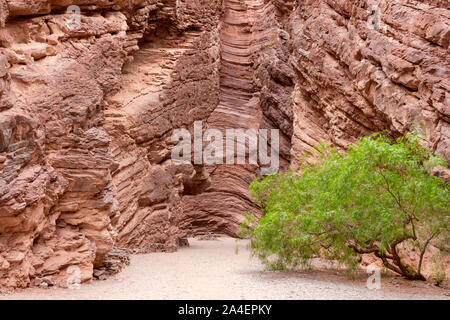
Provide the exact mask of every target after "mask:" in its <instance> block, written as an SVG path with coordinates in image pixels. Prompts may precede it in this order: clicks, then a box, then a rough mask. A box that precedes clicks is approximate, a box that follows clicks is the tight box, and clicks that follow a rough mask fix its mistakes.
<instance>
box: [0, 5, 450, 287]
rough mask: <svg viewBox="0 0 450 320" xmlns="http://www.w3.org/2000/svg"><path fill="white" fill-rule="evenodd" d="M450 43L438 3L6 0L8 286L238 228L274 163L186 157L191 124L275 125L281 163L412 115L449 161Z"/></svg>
mask: <svg viewBox="0 0 450 320" xmlns="http://www.w3.org/2000/svg"><path fill="white" fill-rule="evenodd" d="M69 4H73V5H78V6H79V8H80V11H81V19H80V21H79V22H80V25H79V28H72V27H71V25H70V24H68V21H70V20H68V19H71V17H73V16H72V13H67V12H66V10H67V8H68V6H69ZM449 41H450V14H449V10H448V3H447V1H440V0H434V1H433V0H429V1H406V0H404V1H403V0H396V1H363V0H361V1H333V0H320V1H317V0H314V1H312V0H311V1H294V0H284V1H283V0H240V1H238V0H223V1H219V0H213V1H192V0H184V1H183V0H181V1H175V0H173V1H172V0H128V1H123V0H120V1H103V0H91V1H86V0H83V1H81V0H80V1H70V3H69V1H62V0H54V1H52V0H49V1H45V0H42V1H38V0H30V1H18V0H11V1H10V0H0V287H8V288H12V287H27V286H34V285H44V286H46V285H58V286H63V287H66V286H69V285H70V284H71V281H72V280H73V277H74V276H77V277H79V278H80V280H81V281H82V282H88V281H91V280H92V279H93V275H94V273H95V272H96V274H97V275H98V274H103V273H104V272H106V273H108V272H110V273H113V272H117V271H120V269H121V267H122V266H123V265H125V264H126V263H127V262H128V260H127V258H126V252H130V251H131V252H150V251H173V250H176V249H177V247H178V246H179V244H180V239H182V238H184V237H186V236H195V235H201V234H207V233H209V232H211V233H214V234H220V235H229V236H235V235H236V233H237V230H238V226H239V223H240V221H241V220H242V212H243V211H251V212H254V213H256V214H260V210H259V209H258V208H257V207H255V206H254V205H253V204H252V202H251V200H250V196H249V193H248V185H249V183H250V182H251V181H252V180H253V179H255V178H256V177H258V176H259V175H260V174H261V168H262V166H261V164H260V163H256V164H248V165H239V164H233V165H231V164H229V165H206V164H196V163H194V161H192V163H187V164H180V163H176V162H174V161H173V160H172V159H171V153H172V150H173V148H174V146H175V144H176V143H174V142H173V141H172V139H171V138H172V134H173V132H174V130H177V129H186V130H187V131H189V132H191V133H193V124H194V122H195V121H201V122H202V124H203V130H206V129H217V130H219V131H221V132H225V131H226V129H233V128H234V129H245V130H246V129H254V130H259V129H278V130H279V132H280V148H279V155H280V169H281V170H284V169H287V168H289V167H290V166H292V167H294V168H295V166H296V163H297V161H298V159H299V158H300V157H301V155H302V154H304V153H306V152H312V151H313V146H314V145H315V144H316V143H317V142H318V141H321V140H324V141H328V142H330V143H331V144H333V145H335V146H338V147H340V148H343V149H345V148H346V147H347V146H348V145H349V144H350V143H352V142H354V141H355V140H356V139H357V138H358V137H361V136H364V135H367V134H370V133H371V132H374V131H381V130H385V129H389V130H391V131H393V132H394V134H401V133H404V132H405V131H406V130H407V129H408V128H409V127H410V126H411V124H413V123H414V122H422V123H424V124H425V129H426V133H427V136H428V138H429V141H430V146H431V147H432V148H433V149H434V150H435V151H436V152H437V153H439V154H441V155H443V156H444V157H446V158H447V159H450V149H449V148H450V147H449V136H450V129H449V110H450V107H449V106H450V93H449V92H450V82H449V81H450V80H449V79H450V77H449V73H450V67H449V65H450V58H449V57H450V55H449ZM433 174H434V175H436V176H442V177H447V176H448V172H447V171H446V170H445V168H441V169H439V168H437V169H436V170H435V171H434V172H433ZM181 242H183V241H181Z"/></svg>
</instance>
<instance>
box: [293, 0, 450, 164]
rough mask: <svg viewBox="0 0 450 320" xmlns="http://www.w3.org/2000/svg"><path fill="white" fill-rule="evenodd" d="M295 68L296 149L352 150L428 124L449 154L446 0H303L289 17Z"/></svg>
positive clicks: (449, 22)
mask: <svg viewBox="0 0 450 320" xmlns="http://www.w3.org/2000/svg"><path fill="white" fill-rule="evenodd" d="M289 32H290V34H291V39H292V41H291V45H292V48H291V50H292V55H291V62H292V63H291V64H292V66H293V68H294V70H295V72H296V90H295V101H294V114H295V120H294V121H295V123H294V136H293V139H292V144H293V151H292V152H293V154H301V153H303V152H305V151H311V147H312V146H313V145H314V144H316V142H317V141H319V140H325V141H331V142H333V144H335V145H338V146H340V147H343V148H345V147H346V146H347V145H348V144H349V143H351V142H353V141H354V139H355V138H356V137H360V136H363V135H367V134H369V133H370V132H373V131H380V130H384V129H389V130H392V131H393V132H398V133H404V132H405V131H406V130H407V129H408V128H409V127H410V126H411V124H412V123H414V122H422V123H424V124H425V127H426V133H427V136H428V138H429V140H430V142H431V145H432V147H433V148H434V150H435V151H436V152H437V153H439V154H441V155H443V156H444V157H445V158H447V159H450V154H449V150H450V149H449V144H448V143H449V133H450V131H449V128H450V127H449V111H450V93H449V89H450V82H449V79H450V78H449V70H450V69H449V63H450V59H449V57H450V56H449V54H448V52H449V51H448V50H449V49H448V48H449V40H450V15H449V10H448V3H447V2H445V1H401V0H399V1H331V0H330V1H299V4H298V6H297V7H296V9H295V10H294V11H293V12H292V13H291V15H290V26H289Z"/></svg>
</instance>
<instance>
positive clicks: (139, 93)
mask: <svg viewBox="0 0 450 320" xmlns="http://www.w3.org/2000/svg"><path fill="white" fill-rule="evenodd" d="M73 4H79V5H80V7H81V10H82V12H83V15H82V18H81V28H79V29H76V30H73V29H71V28H69V27H68V25H67V23H66V20H67V18H68V17H69V15H68V14H64V12H65V9H66V6H67V3H66V2H65V1H28V2H23V1H6V2H5V1H2V2H0V9H1V14H0V24H1V26H2V29H0V129H1V130H0V169H1V174H0V190H1V191H0V193H1V196H0V256H1V259H0V260H1V261H0V264H1V268H0V285H1V286H6V287H26V286H30V285H41V284H43V283H45V284H46V285H59V286H67V285H69V284H70V283H69V282H68V281H69V280H70V279H71V276H73V275H77V276H79V277H80V280H81V281H82V282H85V281H90V280H91V279H92V276H93V269H94V268H98V270H100V271H99V272H97V274H100V273H102V270H103V271H105V270H106V271H105V272H109V273H113V272H110V270H113V271H114V270H117V269H118V268H115V267H114V266H112V264H114V261H117V262H118V263H119V264H123V261H126V259H125V260H124V258H120V259H115V258H111V250H112V249H113V246H114V245H116V246H123V247H126V248H135V247H149V248H155V250H166V249H167V248H169V249H170V250H174V249H176V247H177V243H178V231H177V228H176V226H174V225H173V224H172V222H171V221H173V219H174V218H175V217H176V214H177V207H178V205H179V201H180V195H179V193H180V192H181V190H182V184H181V182H180V181H182V180H183V179H184V180H187V179H188V177H190V176H191V175H192V174H193V173H194V171H195V170H194V168H193V167H192V166H191V167H189V166H188V167H187V168H186V167H184V166H174V165H172V164H171V163H170V160H168V158H169V157H168V155H170V153H168V152H167V150H166V149H167V146H166V137H168V136H169V135H170V132H171V130H173V129H174V128H176V127H182V126H188V125H189V123H191V122H192V121H193V120H190V119H189V117H186V116H185V115H186V113H188V114H190V115H192V117H193V119H195V117H197V118H202V117H207V114H208V112H210V111H211V110H212V109H213V108H214V106H215V104H217V103H216V101H215V100H216V99H217V94H216V93H215V90H214V86H215V85H216V84H218V77H217V76H216V75H215V74H217V72H216V69H217V68H216V67H215V65H216V63H217V59H218V50H217V49H216V46H217V41H216V34H217V28H216V26H217V23H216V20H217V17H218V10H220V6H219V5H218V3H209V4H208V5H206V4H200V3H197V2H195V3H190V2H189V1H178V2H175V1H91V2H89V3H87V2H86V1H80V2H76V1H75V2H73ZM37 15H39V16H37ZM35 16H36V17H35ZM6 20H7V22H6V24H5V21H6ZM3 25H4V27H3ZM185 31H186V32H185ZM140 46H142V50H141V51H139V54H137V55H136V56H135V59H133V56H132V54H133V53H135V52H136V51H138V50H139V49H140ZM163 51H164V52H163ZM149 60H150V62H153V63H150V64H148V65H147V64H146V62H149ZM202 64H203V65H204V66H205V67H204V68H202V69H201V71H200V72H199V71H197V69H196V67H200V66H201V65H202ZM142 68H144V69H145V70H143V69H142ZM127 72H130V73H131V74H133V75H134V77H127ZM137 75H140V76H142V77H141V78H137V77H136V76H137ZM188 81H190V83H191V85H189V84H185V82H188ZM202 90H203V91H202ZM192 93H194V94H192ZM202 102H204V103H202ZM195 114H196V116H195ZM130 182H132V183H131V184H130ZM133 183H134V184H133ZM147 217H148V219H146V218H147ZM114 250H117V249H114ZM114 250H113V251H112V252H115V251H114ZM105 257H106V259H105ZM69 267H70V268H69ZM73 267H75V268H78V269H73ZM119 269H120V268H119ZM74 270H75V271H74ZM72 278H73V277H72ZM70 281H71V280H70Z"/></svg>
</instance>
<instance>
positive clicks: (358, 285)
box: [0, 238, 448, 300]
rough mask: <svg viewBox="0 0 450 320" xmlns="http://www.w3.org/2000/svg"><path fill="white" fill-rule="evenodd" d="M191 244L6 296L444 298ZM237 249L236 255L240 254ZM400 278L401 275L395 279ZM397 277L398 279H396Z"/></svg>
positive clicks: (225, 241)
mask: <svg viewBox="0 0 450 320" xmlns="http://www.w3.org/2000/svg"><path fill="white" fill-rule="evenodd" d="M189 241H190V243H191V246H190V247H188V248H181V249H180V250H179V251H178V252H174V253H151V254H145V255H133V256H132V257H131V265H130V266H129V267H128V268H126V269H125V270H124V271H123V272H122V273H120V274H118V275H116V276H115V277H113V278H109V279H107V280H105V281H95V282H93V283H90V284H82V285H81V288H80V289H73V290H70V289H61V288H50V289H38V288H32V289H26V290H19V291H17V292H15V293H12V294H10V295H0V300H2V299H68V300H70V299H87V300H96V299H120V300H122V299H157V300H165V299H186V300H191V299H194V300H197V299H206V300H209V299H217V300H222V299H231V300H235V299H236V300H237V299H244V300H252V299H258V300H259V299H269V300H270V299H274V300H277V299H293V300H297V299H308V300H310V299H332V300H345V299H402V300H405V299H407V300H410V299H413V300H417V299H419V300H420V299H446V298H448V297H446V296H445V295H444V293H445V290H442V289H436V288H430V287H427V286H426V285H425V284H423V283H419V284H417V285H420V286H423V288H422V289H421V290H420V291H418V290H417V288H414V287H408V286H406V287H404V288H396V287H395V286H394V285H392V284H391V283H390V282H391V280H389V279H387V280H383V281H382V287H381V290H376V291H374V290H369V289H367V288H366V286H365V281H366V277H365V275H363V276H362V279H359V280H356V281H350V280H349V279H348V277H347V276H346V275H345V274H344V273H342V274H341V275H339V276H338V275H336V274H335V273H333V272H331V273H330V272H328V273H323V274H320V273H319V274H317V272H315V273H311V272H307V271H305V272H301V273H297V272H282V271H265V270H264V267H263V266H262V265H261V264H260V263H259V262H258V260H257V259H251V258H250V255H249V252H248V251H247V249H246V246H247V242H246V241H240V242H236V241H235V240H234V239H230V238H220V239H218V240H212V241H201V240H196V239H189ZM236 251H237V253H236ZM396 279H398V278H396ZM395 281H398V280H395Z"/></svg>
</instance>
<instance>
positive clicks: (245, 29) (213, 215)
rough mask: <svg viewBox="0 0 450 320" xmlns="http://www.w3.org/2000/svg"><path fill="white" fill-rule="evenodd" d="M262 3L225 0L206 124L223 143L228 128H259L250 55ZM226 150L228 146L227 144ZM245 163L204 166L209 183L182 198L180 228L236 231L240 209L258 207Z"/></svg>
mask: <svg viewBox="0 0 450 320" xmlns="http://www.w3.org/2000/svg"><path fill="white" fill-rule="evenodd" d="M263 8H264V1H261V0H246V1H239V0H225V1H224V9H225V11H224V14H223V17H222V20H221V22H220V50H221V64H220V95H219V105H218V106H217V107H216V108H215V109H214V111H213V112H212V114H211V116H210V117H209V118H208V119H207V121H206V122H207V124H206V126H207V128H209V129H217V130H220V131H221V132H222V134H223V136H224V143H223V145H224V146H225V145H226V143H225V135H226V130H227V129H240V130H243V131H246V130H248V129H252V130H256V131H257V130H258V129H259V128H260V125H261V122H262V117H263V115H262V111H261V109H260V107H259V93H258V92H257V89H256V86H255V83H254V69H253V67H252V58H253V57H254V54H255V52H256V51H257V50H258V48H259V47H258V45H259V43H258V37H262V36H263V34H261V33H260V32H258V31H255V29H254V24H255V23H257V21H258V17H259V11H260V10H261V9H263ZM237 143H238V142H237ZM247 147H248V146H247ZM235 151H236V150H235ZM224 152H230V150H226V147H225V151H224ZM247 152H248V151H247ZM246 163H247V164H246V165H230V164H225V159H224V164H222V165H218V166H211V167H207V168H206V170H207V171H208V174H209V178H210V187H209V188H208V189H206V191H205V192H203V193H201V194H198V195H193V196H185V197H184V198H183V211H184V212H185V214H186V216H187V219H186V221H187V223H186V224H185V225H183V222H182V228H184V229H186V230H191V231H192V232H193V234H198V233H200V234H201V233H204V232H207V231H213V232H215V233H217V234H223V235H229V236H234V235H236V233H237V227H238V225H239V223H240V217H241V216H242V213H243V212H258V209H257V208H255V207H254V206H253V204H252V203H251V201H250V200H249V193H248V186H249V184H250V183H251V182H252V181H253V180H254V179H255V178H256V173H257V171H258V166H257V165H255V164H249V161H248V158H247V160H246Z"/></svg>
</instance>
